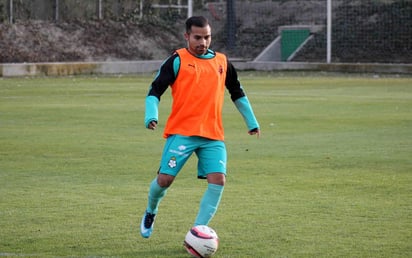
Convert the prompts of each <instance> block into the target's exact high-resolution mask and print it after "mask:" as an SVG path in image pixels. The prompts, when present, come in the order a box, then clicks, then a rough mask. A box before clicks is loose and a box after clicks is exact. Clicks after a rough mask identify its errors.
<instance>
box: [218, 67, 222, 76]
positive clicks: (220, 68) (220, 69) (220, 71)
mask: <svg viewBox="0 0 412 258" xmlns="http://www.w3.org/2000/svg"><path fill="white" fill-rule="evenodd" d="M218 72H219V73H220V74H222V73H223V67H222V65H219V70H218Z"/></svg>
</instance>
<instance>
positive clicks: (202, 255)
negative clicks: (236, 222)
mask: <svg viewBox="0 0 412 258" xmlns="http://www.w3.org/2000/svg"><path fill="white" fill-rule="evenodd" d="M184 246H185V248H186V250H187V252H188V253H189V254H191V255H192V256H193V257H197V258H207V257H212V255H213V254H214V253H216V251H217V248H218V246H219V237H218V236H217V233H216V231H214V230H213V229H212V228H211V227H208V226H205V225H199V226H194V227H192V228H191V229H190V230H189V232H187V234H186V237H185V241H184Z"/></svg>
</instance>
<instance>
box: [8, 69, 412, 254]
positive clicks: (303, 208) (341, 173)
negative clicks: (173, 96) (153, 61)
mask: <svg viewBox="0 0 412 258" xmlns="http://www.w3.org/2000/svg"><path fill="white" fill-rule="evenodd" d="M240 75H241V80H242V84H243V85H244V88H245V90H246V92H247V94H248V96H249V99H250V100H251V102H252V104H253V108H254V110H255V113H256V115H257V117H258V119H259V122H260V124H261V128H262V135H261V137H260V138H259V139H257V138H256V137H253V136H249V135H247V129H246V126H245V124H244V122H243V120H242V118H241V116H240V114H239V113H238V112H237V110H236V109H235V107H234V105H233V104H232V103H231V101H230V99H229V96H227V99H226V104H225V107H224V123H225V128H226V142H227V149H228V154H229V161H228V177H227V185H226V188H225V193H224V196H223V198H222V202H221V206H220V209H219V211H218V213H217V214H216V217H215V218H214V220H213V221H212V223H211V224H210V226H211V227H213V228H214V229H215V230H216V231H217V232H218V234H219V237H220V246H219V250H218V252H217V253H216V255H215V257H412V78H394V77H386V78H385V77H373V76H368V75H363V76H361V75H339V74H337V75H336V74H335V75H329V74H303V75H302V74H298V73H290V74H288V73H287V74H278V73H256V72H255V73H254V72H242V73H241V74H240ZM151 79H152V76H151V75H147V76H136V77H109V78H107V77H92V76H90V77H65V78H8V79H4V78H0V256H6V257H7V256H9V257H189V256H188V255H187V254H186V251H185V250H184V249H183V247H182V243H183V239H184V236H185V234H186V232H187V231H188V229H189V228H190V227H191V225H192V223H193V220H194V218H195V216H196V212H197V208H198V203H199V200H200V198H201V196H202V194H203V190H204V188H205V186H206V184H205V181H201V180H197V179H196V173H195V169H196V158H195V157H192V158H191V160H189V162H188V164H187V165H186V167H185V168H184V169H183V170H182V172H181V174H180V175H179V177H178V178H177V179H176V181H175V183H174V184H173V186H172V188H171V189H169V192H168V195H167V196H166V198H165V199H164V201H163V202H162V204H161V207H160V213H159V215H158V217H157V221H156V225H155V231H154V234H153V236H152V238H150V239H142V238H141V237H140V234H139V223H140V218H141V216H142V215H143V211H144V209H145V206H146V196H147V190H148V187H149V183H150V181H151V180H152V178H153V177H154V176H155V172H156V170H157V168H158V164H159V158H160V155H161V151H162V148H163V143H164V139H163V138H162V137H161V134H162V129H163V126H164V121H165V120H166V118H167V115H168V110H169V108H170V103H171V102H170V91H168V92H167V93H166V94H165V96H164V97H163V98H162V101H161V105H160V125H159V130H157V131H154V132H153V131H149V130H147V129H145V128H144V126H143V113H144V97H145V95H146V92H147V89H148V86H149V83H150V81H151Z"/></svg>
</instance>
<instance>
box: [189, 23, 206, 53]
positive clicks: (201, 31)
mask: <svg viewBox="0 0 412 258" xmlns="http://www.w3.org/2000/svg"><path fill="white" fill-rule="evenodd" d="M185 39H186V41H187V45H188V49H189V52H190V53H192V54H194V55H203V54H205V53H206V51H207V49H208V48H209V46H210V42H211V41H212V35H211V29H210V26H209V25H207V26H206V27H196V26H192V28H191V31H190V33H185Z"/></svg>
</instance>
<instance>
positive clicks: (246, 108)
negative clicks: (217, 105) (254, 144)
mask: <svg viewBox="0 0 412 258" xmlns="http://www.w3.org/2000/svg"><path fill="white" fill-rule="evenodd" d="M235 106H236V108H237V109H238V110H239V112H240V114H242V116H243V119H244V120H245V122H246V125H247V127H248V129H249V131H250V130H253V129H256V128H259V123H258V121H257V120H256V117H255V114H254V113H253V109H252V106H251V105H250V102H249V99H248V98H247V97H246V96H244V97H241V98H239V99H237V100H236V101H235Z"/></svg>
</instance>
